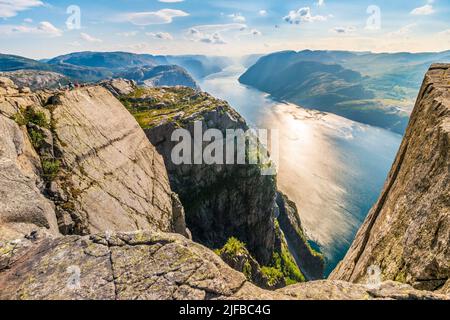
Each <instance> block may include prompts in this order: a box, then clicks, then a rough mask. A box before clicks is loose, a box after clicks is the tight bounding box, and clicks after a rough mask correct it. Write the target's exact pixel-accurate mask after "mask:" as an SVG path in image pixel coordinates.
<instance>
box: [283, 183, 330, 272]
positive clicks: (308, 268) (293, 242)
mask: <svg viewBox="0 0 450 320" xmlns="http://www.w3.org/2000/svg"><path fill="white" fill-rule="evenodd" d="M277 204H278V207H279V208H280V214H279V216H278V221H279V223H280V228H281V230H283V232H284V236H285V237H286V241H287V243H288V245H289V248H290V251H291V252H292V255H293V256H294V259H295V261H296V262H297V264H298V266H299V267H300V269H301V270H302V272H303V274H304V276H305V278H306V279H307V280H317V279H323V271H324V269H325V262H324V258H323V256H322V255H321V254H319V253H317V252H316V251H314V250H313V249H312V248H311V245H310V244H309V242H308V239H307V238H306V235H305V231H304V230H303V227H302V223H301V221H300V214H299V212H298V211H297V206H296V204H295V203H294V202H292V201H290V200H289V199H288V198H287V196H286V195H284V194H282V193H281V192H279V193H278V196H277Z"/></svg>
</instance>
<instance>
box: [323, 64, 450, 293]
mask: <svg viewBox="0 0 450 320" xmlns="http://www.w3.org/2000/svg"><path fill="white" fill-rule="evenodd" d="M449 84H450V65H442V64H436V65H433V66H432V67H431V68H430V70H429V72H428V73H427V74H426V76H425V80H424V83H423V85H422V88H421V90H420V93H419V97H418V99H417V103H416V106H415V109H414V111H413V113H412V116H411V121H410V123H409V127H408V129H407V131H406V135H405V138H404V140H403V143H402V145H401V147H400V150H399V153H398V155H397V158H396V160H395V163H394V165H393V167H392V170H391V172H390V174H389V177H388V180H387V182H386V184H385V187H384V190H383V192H382V194H381V197H380V199H379V200H378V202H377V204H376V205H375V206H374V208H373V209H372V210H371V212H370V213H369V215H368V217H367V219H366V221H365V222H364V224H363V226H362V227H361V229H360V231H359V232H358V234H357V236H356V239H355V241H354V243H353V245H352V246H351V248H350V250H349V252H348V254H347V256H346V257H345V259H344V260H343V261H342V262H341V263H340V264H339V266H338V267H337V268H336V270H335V271H334V272H333V273H332V275H331V279H340V280H345V281H352V282H360V281H364V279H365V278H366V274H367V270H368V268H369V267H370V266H376V267H379V268H380V269H381V272H382V278H383V279H384V280H397V281H401V282H405V283H408V284H411V285H413V286H414V287H416V288H419V289H426V290H438V289H441V290H446V291H448V290H449V287H450V285H449V275H450V188H449V185H450V172H449V170H450V156H449V150H450V147H449V146H450V85H449Z"/></svg>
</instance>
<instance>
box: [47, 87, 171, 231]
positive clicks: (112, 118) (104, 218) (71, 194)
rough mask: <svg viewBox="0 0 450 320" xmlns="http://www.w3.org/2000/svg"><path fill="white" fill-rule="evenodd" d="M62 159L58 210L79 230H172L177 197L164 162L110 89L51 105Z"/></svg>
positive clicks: (64, 98) (80, 92)
mask: <svg viewBox="0 0 450 320" xmlns="http://www.w3.org/2000/svg"><path fill="white" fill-rule="evenodd" d="M51 109H52V123H53V127H52V130H53V132H54V137H55V138H56V139H55V140H56V142H55V144H56V146H55V148H56V149H57V150H58V157H57V158H58V160H59V161H61V163H62V170H61V173H59V174H58V176H57V177H56V179H55V180H54V181H53V182H54V184H56V191H57V192H55V195H54V196H55V198H56V199H57V202H59V201H61V202H62V203H61V204H60V205H58V213H59V215H60V218H61V216H62V217H64V219H66V220H67V219H68V220H69V221H70V220H72V221H73V222H69V225H68V226H67V228H74V229H75V230H76V233H81V234H89V233H93V232H99V231H106V230H111V231H119V230H120V231H132V230H138V229H149V228H157V229H158V230H163V231H171V227H172V199H171V194H172V192H171V190H170V186H169V182H168V179H167V174H166V173H165V172H166V171H165V168H164V163H163V161H162V158H161V157H160V156H159V155H158V153H157V152H156V150H155V148H154V147H153V146H152V145H151V144H150V143H149V142H148V140H147V139H146V136H145V134H144V133H143V132H142V130H141V129H140V128H139V125H138V124H137V123H136V121H135V120H134V119H133V117H131V116H130V114H129V113H128V112H127V111H126V110H125V108H123V106H122V105H121V104H120V103H119V102H118V101H117V100H116V99H115V98H114V97H113V96H112V95H111V94H110V93H109V92H108V91H107V90H105V89H103V88H100V87H90V88H83V89H80V90H76V91H72V92H68V93H66V94H62V95H59V96H57V97H56V98H55V99H54V103H53V105H52V106H51Z"/></svg>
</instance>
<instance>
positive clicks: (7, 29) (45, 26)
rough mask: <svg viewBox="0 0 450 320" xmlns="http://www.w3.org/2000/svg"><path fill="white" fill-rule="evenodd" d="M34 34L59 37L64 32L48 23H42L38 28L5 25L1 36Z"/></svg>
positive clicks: (0, 28) (1, 27) (1, 28)
mask: <svg viewBox="0 0 450 320" xmlns="http://www.w3.org/2000/svg"><path fill="white" fill-rule="evenodd" d="M20 34H34V35H42V36H48V37H59V36H61V35H62V34H63V32H62V31H61V30H60V29H58V28H56V27H55V26H54V25H52V24H51V23H50V22H48V21H42V22H40V23H39V24H38V25H37V26H29V25H3V26H0V35H7V36H11V35H20Z"/></svg>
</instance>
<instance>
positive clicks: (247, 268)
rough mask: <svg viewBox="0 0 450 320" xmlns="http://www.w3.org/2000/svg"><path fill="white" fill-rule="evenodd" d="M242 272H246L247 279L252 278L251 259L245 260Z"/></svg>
mask: <svg viewBox="0 0 450 320" xmlns="http://www.w3.org/2000/svg"><path fill="white" fill-rule="evenodd" d="M242 272H243V273H244V275H245V277H246V278H247V279H249V280H250V279H251V278H252V266H251V265H250V262H249V261H245V263H244V268H243V270H242Z"/></svg>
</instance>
